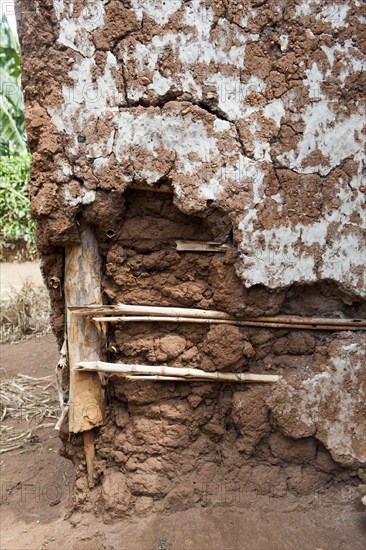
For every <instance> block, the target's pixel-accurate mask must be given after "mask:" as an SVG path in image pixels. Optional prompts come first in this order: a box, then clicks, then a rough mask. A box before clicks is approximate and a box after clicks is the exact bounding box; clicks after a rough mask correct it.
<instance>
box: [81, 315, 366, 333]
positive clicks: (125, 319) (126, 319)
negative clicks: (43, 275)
mask: <svg viewBox="0 0 366 550" xmlns="http://www.w3.org/2000/svg"><path fill="white" fill-rule="evenodd" d="M92 319H93V321H95V322H100V323H136V322H140V323H151V322H160V323H201V324H223V325H235V326H243V327H262V328H279V329H281V328H282V329H283V328H290V329H299V330H332V331H334V330H353V331H357V330H366V328H362V326H358V325H355V326H354V325H345V326H341V325H337V324H335V325H308V324H304V325H302V324H299V325H295V324H292V323H265V322H263V321H261V322H258V321H250V320H239V319H213V318H211V319H205V318H203V319H199V318H197V317H195V318H194V317H157V316H153V315H119V316H114V317H93V318H92Z"/></svg>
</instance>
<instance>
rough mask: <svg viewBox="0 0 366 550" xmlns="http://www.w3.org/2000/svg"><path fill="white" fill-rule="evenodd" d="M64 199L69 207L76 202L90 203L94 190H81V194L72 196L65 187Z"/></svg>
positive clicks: (93, 197) (92, 199)
mask: <svg viewBox="0 0 366 550" xmlns="http://www.w3.org/2000/svg"><path fill="white" fill-rule="evenodd" d="M64 196H65V201H66V202H67V204H68V205H69V206H71V207H73V206H77V205H78V204H91V203H92V202H94V201H95V191H85V190H84V189H82V190H81V195H79V196H78V197H73V196H72V194H71V193H70V191H69V190H68V189H65V193H64Z"/></svg>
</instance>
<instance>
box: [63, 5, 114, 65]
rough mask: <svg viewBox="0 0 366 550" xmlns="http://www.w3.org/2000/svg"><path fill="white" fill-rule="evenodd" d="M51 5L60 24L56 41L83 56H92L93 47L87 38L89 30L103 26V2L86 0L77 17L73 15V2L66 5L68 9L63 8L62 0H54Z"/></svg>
mask: <svg viewBox="0 0 366 550" xmlns="http://www.w3.org/2000/svg"><path fill="white" fill-rule="evenodd" d="M53 5H54V9H55V12H56V17H57V19H58V21H59V24H60V34H59V37H58V43H59V44H62V45H64V46H67V47H68V48H72V49H73V50H76V51H77V52H79V53H81V54H82V55H84V56H87V57H90V56H92V55H93V53H94V52H95V48H94V45H93V43H92V42H91V41H90V40H89V36H90V33H91V32H93V31H95V30H96V29H98V28H100V27H103V26H104V5H103V3H102V2H95V1H94V0H86V2H85V5H84V7H83V9H82V10H81V12H80V15H79V16H78V17H77V18H76V17H75V16H74V3H73V2H70V3H69V4H68V5H67V8H68V9H67V8H66V9H65V5H64V2H63V0H54V1H53Z"/></svg>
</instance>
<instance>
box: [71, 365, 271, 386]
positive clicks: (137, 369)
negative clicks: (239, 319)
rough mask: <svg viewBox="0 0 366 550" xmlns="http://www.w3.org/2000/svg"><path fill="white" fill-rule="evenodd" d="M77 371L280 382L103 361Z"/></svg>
mask: <svg viewBox="0 0 366 550" xmlns="http://www.w3.org/2000/svg"><path fill="white" fill-rule="evenodd" d="M74 369H75V370H81V371H97V372H98V371H99V372H108V373H116V374H124V375H131V374H134V375H138V374H141V375H159V376H174V377H179V378H186V379H191V378H195V377H196V378H200V379H202V380H217V381H221V380H225V381H232V382H271V383H272V382H278V380H279V379H280V377H279V376H278V375H276V374H254V373H249V372H244V373H230V372H206V371H204V370H201V369H191V368H179V367H169V366H167V365H160V366H157V365H130V364H125V363H106V362H103V361H80V362H79V363H78V364H77V365H76V366H75V367H74Z"/></svg>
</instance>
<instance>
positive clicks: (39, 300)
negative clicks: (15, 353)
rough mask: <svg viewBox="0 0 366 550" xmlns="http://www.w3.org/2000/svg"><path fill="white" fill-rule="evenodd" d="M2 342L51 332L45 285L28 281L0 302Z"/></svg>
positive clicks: (48, 302) (0, 335) (15, 340)
mask: <svg viewBox="0 0 366 550" xmlns="http://www.w3.org/2000/svg"><path fill="white" fill-rule="evenodd" d="M0 306H1V307H0V325H1V329H0V330H1V332H0V339H1V343H3V344H4V343H6V342H17V341H19V340H25V339H26V338H29V337H30V336H34V335H35V334H38V335H43V334H46V333H47V332H49V330H50V324H49V313H50V301H49V297H48V292H47V289H46V288H45V287H35V286H34V284H33V283H32V282H31V281H26V282H25V283H24V284H23V286H22V288H21V289H20V290H16V289H14V290H12V292H11V293H9V296H8V297H7V298H2V299H1V304H0Z"/></svg>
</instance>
